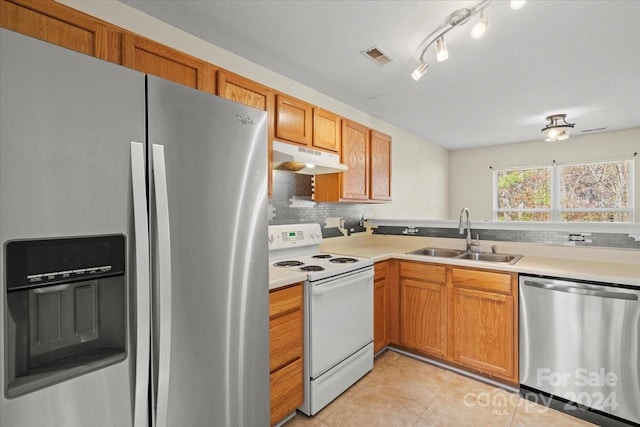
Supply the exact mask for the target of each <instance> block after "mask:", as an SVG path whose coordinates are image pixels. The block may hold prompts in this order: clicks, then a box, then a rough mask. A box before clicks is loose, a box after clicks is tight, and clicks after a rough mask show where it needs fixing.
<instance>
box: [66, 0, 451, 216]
mask: <svg viewBox="0 0 640 427" xmlns="http://www.w3.org/2000/svg"><path fill="white" fill-rule="evenodd" d="M60 3H64V4H66V5H68V6H70V7H73V8H75V9H78V10H80V11H83V12H85V13H87V14H89V15H92V16H95V17H98V18H100V19H103V20H105V21H107V22H110V23H112V24H115V25H117V26H119V27H122V28H125V29H127V30H130V31H132V32H135V33H137V34H140V35H142V36H145V37H148V38H150V39H153V40H156V41H158V42H160V43H163V44H165V45H167V46H171V47H173V48H175V49H178V50H181V51H183V52H186V53H188V54H190V55H193V56H195V57H198V58H201V59H203V60H205V61H208V62H210V63H213V64H216V65H218V66H220V67H222V68H225V69H227V70H230V71H233V72H235V73H237V74H240V75H243V76H245V77H247V78H250V79H252V80H255V81H257V82H260V83H262V84H264V85H266V86H269V87H272V88H274V89H276V90H279V91H282V92H285V93H288V94H290V95H292V96H295V97H298V98H301V99H303V100H305V101H307V102H310V103H312V104H314V105H317V106H319V107H322V108H325V109H327V110H330V111H333V112H335V113H337V114H340V115H342V116H344V117H347V118H349V119H351V120H354V121H357V122H359V123H362V124H363V125H366V126H369V127H371V128H374V129H376V130H379V131H381V132H384V133H387V134H389V135H391V136H392V138H393V152H392V161H393V165H392V174H393V182H392V195H393V202H392V203H390V204H385V205H380V206H376V208H375V216H376V217H382V216H384V217H387V218H389V217H400V218H402V217H404V218H409V217H419V218H444V217H446V215H447V210H448V205H449V201H448V183H447V178H448V171H447V168H448V156H449V152H448V151H447V150H445V149H443V148H441V147H438V146H436V145H434V144H431V143H430V142H428V141H425V140H423V139H421V138H418V137H417V136H415V135H412V134H410V133H407V132H404V131H402V130H400V129H398V128H396V127H395V126H392V125H390V124H388V123H386V122H383V121H381V120H379V119H376V118H375V117H373V116H370V115H368V114H366V113H364V112H362V111H359V110H357V109H355V108H352V107H350V106H348V105H346V104H343V103H341V102H339V101H337V100H335V99H333V98H331V97H329V96H326V95H324V94H322V93H320V92H317V91H315V90H313V89H311V88H309V87H307V86H304V85H302V84H300V83H298V82H296V81H293V80H291V79H288V78H286V77H284V76H282V75H280V74H277V73H275V72H273V71H271V70H269V69H266V68H264V67H261V66H259V65H257V64H254V63H252V62H251V61H248V60H246V59H244V58H242V57H240V56H237V55H235V54H232V53H230V52H228V51H226V50H224V49H221V48H219V47H217V46H214V45H212V44H210V43H207V42H205V41H203V40H201V39H199V38H197V37H194V36H192V35H190V34H188V33H186V32H184V31H182V30H179V29H177V28H175V27H172V26H170V25H167V24H165V23H163V22H162V21H159V20H157V19H155V18H153V17H151V16H149V15H146V14H144V13H142V12H140V11H138V10H135V9H133V8H130V7H129V6H127V5H125V4H123V3H120V2H116V1H98V0H94V1H85V0H81V1H78V0H71V1H68V0H60ZM415 178H417V179H418V180H419V181H418V182H417V183H416V182H414V181H415ZM416 188H417V189H419V191H414V189H416Z"/></svg>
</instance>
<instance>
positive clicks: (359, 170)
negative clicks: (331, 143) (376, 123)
mask: <svg viewBox="0 0 640 427" xmlns="http://www.w3.org/2000/svg"><path fill="white" fill-rule="evenodd" d="M369 137H370V135H369V128H367V127H366V126H363V125H361V124H358V123H355V122H352V121H350V120H343V121H342V152H341V157H342V163H344V164H345V165H347V167H348V168H349V170H347V171H346V172H341V176H342V199H348V200H368V199H369Z"/></svg>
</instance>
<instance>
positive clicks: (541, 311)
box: [519, 275, 640, 423]
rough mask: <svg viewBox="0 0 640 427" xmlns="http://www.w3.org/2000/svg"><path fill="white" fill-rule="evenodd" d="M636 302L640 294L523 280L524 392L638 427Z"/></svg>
mask: <svg viewBox="0 0 640 427" xmlns="http://www.w3.org/2000/svg"><path fill="white" fill-rule="evenodd" d="M639 299H640V287H633V286H624V285H614V284H605V283H595V282H584V281H572V280H566V279H556V278H546V277H537V276H535V277H534V276H525V275H520V350H519V351H520V384H521V393H522V394H524V393H523V392H542V393H536V395H537V396H540V397H539V398H538V399H542V400H543V401H538V403H541V404H546V405H547V406H555V407H558V401H559V402H563V407H564V409H565V410H566V409H571V408H572V407H573V408H575V407H576V405H573V404H572V403H577V404H578V405H577V408H580V407H586V408H588V410H587V411H579V410H577V409H573V410H576V412H582V413H583V414H578V413H576V415H577V416H581V417H583V418H587V419H588V416H587V417H585V416H583V415H584V413H592V414H593V413H595V414H597V412H593V410H596V411H601V412H604V413H606V414H609V415H613V416H614V417H616V418H620V419H622V420H625V421H631V422H633V423H640V350H639V347H640V301H639ZM552 397H553V398H554V400H555V401H556V405H552V404H551V405H550V400H551V398H552ZM529 398H530V397H529ZM557 398H560V399H557ZM544 399H547V400H546V401H544ZM530 400H534V399H530ZM558 409H563V408H558ZM582 409H584V408H582ZM567 412H569V411H567ZM612 421H614V420H612Z"/></svg>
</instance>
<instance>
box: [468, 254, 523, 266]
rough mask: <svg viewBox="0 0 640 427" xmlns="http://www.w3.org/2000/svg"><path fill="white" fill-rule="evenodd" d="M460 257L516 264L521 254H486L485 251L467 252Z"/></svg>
mask: <svg viewBox="0 0 640 427" xmlns="http://www.w3.org/2000/svg"><path fill="white" fill-rule="evenodd" d="M457 258H458V259H471V260H474V261H489V262H502V263H507V264H515V263H516V262H517V261H518V260H519V259H520V258H522V256H521V255H506V254H485V253H465V254H462V255H460V256H458V257H457Z"/></svg>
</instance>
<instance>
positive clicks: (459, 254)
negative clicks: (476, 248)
mask: <svg viewBox="0 0 640 427" xmlns="http://www.w3.org/2000/svg"><path fill="white" fill-rule="evenodd" d="M407 254H409V255H424V256H431V257H440V258H455V259H468V260H472V261H486V262H496V263H503V264H515V263H516V262H518V260H520V258H522V255H510V254H494V253H488V252H480V253H476V252H465V251H462V250H458V249H443V248H421V249H416V250H414V251H410V252H407Z"/></svg>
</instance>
